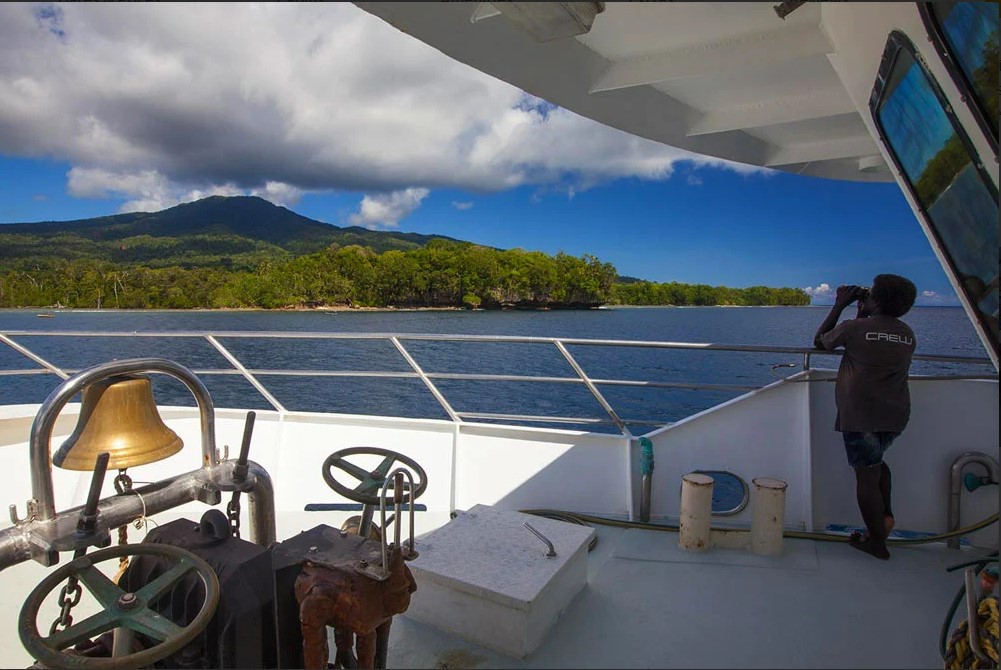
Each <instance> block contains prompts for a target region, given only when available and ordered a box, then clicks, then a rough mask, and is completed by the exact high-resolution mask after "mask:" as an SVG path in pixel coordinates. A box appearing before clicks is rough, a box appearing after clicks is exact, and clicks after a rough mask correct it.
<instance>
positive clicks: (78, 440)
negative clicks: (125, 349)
mask: <svg viewBox="0 0 1001 670" xmlns="http://www.w3.org/2000/svg"><path fill="white" fill-rule="evenodd" d="M183 446H184V443H183V442H182V441H181V438H180V437H178V435H177V433H175V432H174V431H172V430H171V429H170V428H168V427H167V426H166V425H165V424H164V423H163V419H161V418H160V413H159V412H158V411H157V409H156V401H155V400H154V399H153V385H152V383H151V382H150V379H149V377H147V376H144V375H120V376H117V377H110V378H108V379H104V380H101V381H99V382H95V383H93V384H91V385H90V386H88V387H87V388H85V389H84V390H83V401H82V405H81V407H80V419H79V420H78V421H77V424H76V429H75V430H74V431H73V434H72V435H70V436H69V437H68V438H67V439H66V441H65V442H63V444H62V446H60V447H59V450H58V451H56V453H55V454H53V456H52V463H53V464H54V465H55V466H56V467H60V468H65V469H66V470H91V471H92V470H93V469H94V467H95V465H96V463H97V457H98V455H99V454H100V453H101V452H103V451H107V452H110V453H111V459H110V460H109V461H108V469H109V470H124V469H125V468H129V467H132V466H134V465H144V464H146V463H153V462H154V461H159V460H162V459H164V458H167V457H168V456H173V455H174V454H176V453H177V452H178V451H180V450H181V447H183Z"/></svg>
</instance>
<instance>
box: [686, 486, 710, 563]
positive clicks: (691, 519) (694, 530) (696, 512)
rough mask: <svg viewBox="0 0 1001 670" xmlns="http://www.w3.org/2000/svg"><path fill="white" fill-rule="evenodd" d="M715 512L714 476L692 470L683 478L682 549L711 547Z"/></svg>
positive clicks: (697, 549) (704, 549) (699, 549)
mask: <svg viewBox="0 0 1001 670" xmlns="http://www.w3.org/2000/svg"><path fill="white" fill-rule="evenodd" d="M712 512H713V478H712V477H710V476H709V475H703V474H699V473H695V472H690V473H688V474H687V475H685V476H684V477H682V478H681V524H680V525H681V527H680V529H679V532H678V545H679V546H680V547H681V548H682V549H690V550H692V551H706V550H708V549H709V541H710V526H709V522H710V521H711V520H712Z"/></svg>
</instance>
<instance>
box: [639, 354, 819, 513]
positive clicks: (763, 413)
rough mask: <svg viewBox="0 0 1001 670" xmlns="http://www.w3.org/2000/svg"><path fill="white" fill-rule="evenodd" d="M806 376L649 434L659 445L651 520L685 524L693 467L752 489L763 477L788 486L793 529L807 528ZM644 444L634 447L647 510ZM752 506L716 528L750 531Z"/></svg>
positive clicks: (808, 492) (655, 443) (654, 443)
mask: <svg viewBox="0 0 1001 670" xmlns="http://www.w3.org/2000/svg"><path fill="white" fill-rule="evenodd" d="M805 378H806V377H805V373H800V374H799V375H794V376H793V377H792V378H791V379H790V380H788V381H780V382H777V383H774V384H771V385H769V386H767V387H765V388H763V389H759V390H757V391H752V392H751V393H748V394H745V395H742V396H740V397H738V398H734V399H733V400H730V401H728V402H726V403H724V404H722V405H718V406H716V407H713V408H711V409H708V410H706V411H704V412H701V413H699V414H696V415H694V416H691V417H688V418H687V419H684V420H682V421H679V422H677V423H675V424H673V425H671V426H668V427H666V428H662V429H659V430H657V431H654V432H652V433H650V434H648V437H649V438H650V440H651V442H653V450H654V471H653V485H652V492H651V496H650V497H651V505H650V516H651V520H652V521H657V520H658V517H659V518H661V519H663V518H665V517H666V518H667V519H671V520H677V519H678V518H679V516H680V501H681V498H680V494H681V478H682V477H683V476H684V475H685V474H687V473H689V472H691V471H692V470H727V471H729V472H732V473H734V474H735V475H739V476H740V477H741V478H743V479H744V480H745V481H746V482H747V485H748V487H751V486H752V480H753V479H755V478H756V477H772V478H775V479H781V480H783V481H785V482H786V483H787V484H788V488H787V489H786V501H785V525H786V527H787V528H793V529H798V530H805V529H806V528H807V524H808V522H809V521H810V518H811V510H810V503H811V496H810V482H809V479H808V477H807V476H806V475H807V473H809V471H810V468H809V461H808V458H809V454H810V449H809V423H808V419H809V417H808V414H807V413H806V412H805V411H804V409H805V407H806V399H807V386H808V384H806V383H800V380H804V379H805ZM641 451H642V450H641V449H640V447H639V446H638V444H637V446H636V447H635V448H634V458H633V463H634V464H635V472H634V474H633V477H634V480H635V482H636V486H635V487H634V488H635V490H636V491H637V493H636V495H637V501H636V507H637V509H639V498H638V495H639V490H640V482H641V475H640V471H639V456H640V453H641ZM751 513H752V510H751V507H750V504H749V505H748V507H746V508H745V509H744V510H743V511H742V512H740V513H739V514H735V515H732V516H725V517H715V518H714V521H713V523H714V524H716V525H720V526H723V525H735V526H740V527H745V528H747V527H750V523H751Z"/></svg>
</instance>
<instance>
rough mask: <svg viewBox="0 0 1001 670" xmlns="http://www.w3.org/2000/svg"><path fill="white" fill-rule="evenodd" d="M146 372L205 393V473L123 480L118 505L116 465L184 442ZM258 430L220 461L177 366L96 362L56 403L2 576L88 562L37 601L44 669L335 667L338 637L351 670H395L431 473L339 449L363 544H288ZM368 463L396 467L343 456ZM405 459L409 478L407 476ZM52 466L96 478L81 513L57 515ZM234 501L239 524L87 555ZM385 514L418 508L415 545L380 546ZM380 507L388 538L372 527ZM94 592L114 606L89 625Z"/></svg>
mask: <svg viewBox="0 0 1001 670" xmlns="http://www.w3.org/2000/svg"><path fill="white" fill-rule="evenodd" d="M148 372H159V373H165V374H168V375H171V376H173V377H175V378H177V379H179V380H180V381H181V382H183V383H184V384H186V385H187V386H188V388H189V390H191V391H192V393H193V394H194V395H195V399H196V400H197V402H198V406H199V409H200V414H201V432H202V459H203V463H202V467H200V468H199V469H197V470H195V471H193V472H190V473H187V474H185V475H179V476H175V477H171V478H169V479H166V480H161V481H158V482H153V483H151V484H148V485H146V486H142V487H139V488H135V489H133V488H131V487H128V488H127V489H123V488H121V487H119V486H118V485H117V480H116V490H117V495H114V496H111V497H108V498H106V499H102V500H99V496H100V492H101V489H102V485H103V482H104V476H105V472H106V470H107V468H109V467H114V468H118V469H119V471H120V473H121V474H120V475H119V476H122V475H123V474H124V470H125V468H127V467H130V466H132V465H140V464H144V463H150V462H153V461H157V460H162V459H164V458H166V457H167V456H170V455H173V454H175V453H177V452H178V451H180V450H181V447H182V446H183V445H182V442H181V439H180V438H179V437H178V436H177V434H176V433H174V431H172V430H171V429H170V428H168V427H167V426H166V425H165V424H164V423H163V421H162V419H161V418H160V416H159V413H158V412H157V410H156V403H155V401H154V399H153V394H152V388H151V384H150V380H149V378H148V377H147V376H146V375H145V373H148ZM81 392H82V394H83V404H82V408H81V412H80V418H79V420H78V423H77V427H76V430H75V431H74V432H73V434H72V435H71V436H70V438H69V439H68V440H67V441H66V442H65V443H64V444H63V445H62V447H61V448H60V449H59V451H58V452H57V453H56V454H55V455H54V457H53V458H51V459H50V456H49V448H50V447H49V442H50V439H51V435H52V431H53V428H54V425H55V420H56V417H57V415H58V413H59V412H60V410H61V409H62V408H63V407H64V406H65V405H66V403H67V402H68V401H69V400H70V398H72V397H73V396H75V395H76V394H77V393H81ZM253 419H254V412H250V413H249V414H248V417H247V424H246V427H245V432H244V440H243V446H242V448H241V451H240V456H239V458H238V459H237V460H236V461H231V460H228V456H227V457H226V459H225V460H220V458H219V455H218V453H217V451H216V448H215V432H214V412H213V405H212V401H211V398H210V396H209V394H208V391H207V389H206V388H205V387H204V385H203V384H202V383H201V382H200V380H198V378H197V377H196V376H195V375H194V373H192V372H191V371H190V370H188V369H187V368H185V367H183V366H181V365H178V364H177V363H174V362H172V361H168V360H165V359H134V360H126V361H113V362H111V363H105V364H102V365H98V366H94V367H93V368H88V369H87V370H84V371H82V372H80V373H78V374H77V375H75V376H73V377H70V378H69V379H67V380H66V381H64V382H63V383H62V384H61V385H60V386H59V387H57V389H56V390H55V391H53V392H52V394H50V396H49V398H48V399H47V400H46V401H45V403H43V404H42V406H41V408H40V409H39V412H38V415H37V416H36V418H35V421H34V423H33V425H32V430H31V440H30V447H31V457H32V473H31V474H32V484H33V491H32V492H33V494H34V496H33V498H32V500H31V501H29V516H28V518H27V519H25V520H21V519H16V518H15V525H14V527H13V528H9V529H7V530H5V531H3V532H2V533H0V569H2V568H4V567H8V566H10V565H14V564H16V563H19V562H22V561H25V560H27V559H28V558H34V559H35V560H37V561H38V562H40V563H42V564H44V565H47V566H51V565H54V564H55V563H57V562H58V561H59V554H60V552H64V551H73V552H74V560H73V561H71V562H69V563H67V564H66V565H64V566H62V567H61V568H59V569H58V570H56V571H55V572H53V573H52V574H50V575H49V576H48V577H46V578H45V579H44V580H43V581H42V582H41V583H40V584H39V585H38V586H37V587H36V588H35V589H34V590H33V591H32V593H31V594H30V595H29V597H28V599H27V601H26V602H25V605H24V609H23V610H22V616H21V617H20V625H21V628H20V633H21V639H22V641H23V643H24V644H25V646H26V648H27V649H28V650H29V653H31V654H32V656H33V657H35V658H36V659H37V660H39V661H40V662H42V663H43V664H44V665H45V666H46V667H54V668H57V667H73V668H79V669H83V670H88V669H89V670H101V669H108V670H121V669H123V668H127V667H146V666H149V665H151V664H154V663H155V664H156V666H157V667H163V668H166V667H178V668H181V667H217V668H239V667H258V668H292V667H294V668H324V669H325V668H327V667H328V663H327V659H328V649H327V627H328V626H329V627H333V628H334V634H335V639H336V642H337V657H336V664H337V665H338V666H339V667H363V668H376V667H380V668H382V667H385V663H386V652H387V647H386V645H387V642H388V637H389V627H390V624H391V622H392V617H393V616H394V615H395V614H398V613H401V612H403V611H405V610H406V609H407V607H408V606H409V603H410V594H412V593H413V592H414V591H415V590H416V588H417V584H416V581H415V580H414V577H413V575H412V574H411V573H410V570H409V569H408V568H407V566H406V564H405V563H404V561H409V560H412V559H414V558H416V557H417V556H418V553H417V551H416V548H415V546H414V517H413V513H414V510H415V507H416V505H415V500H416V498H417V497H418V496H419V495H420V494H421V493H423V492H424V490H425V488H426V486H427V477H426V474H425V472H424V470H423V468H421V467H420V466H419V465H418V464H417V463H416V462H414V461H413V460H411V459H409V458H407V457H405V456H403V455H402V454H398V453H395V452H392V451H388V450H385V449H378V448H369V447H358V448H351V449H345V450H342V451H339V452H335V453H334V454H332V455H331V456H330V457H329V458H328V459H327V461H325V463H324V467H323V478H324V480H325V481H326V482H327V483H328V485H330V487H331V488H332V489H334V490H335V491H336V492H337V493H340V494H341V495H343V496H345V497H347V498H349V499H351V500H355V501H357V502H361V503H363V513H362V517H361V523H360V524H359V527H358V528H357V531H358V532H350V531H349V530H348V529H346V528H342V529H341V530H335V529H332V528H330V527H329V526H324V525H320V526H317V527H315V528H313V529H312V530H310V531H306V532H304V533H300V534H299V535H297V536H295V537H292V538H290V539H289V540H286V541H285V542H283V543H281V544H277V543H275V525H274V524H275V513H274V498H273V491H272V488H271V482H270V478H269V477H268V474H267V472H266V471H264V469H263V468H261V467H260V466H259V465H257V464H255V463H253V462H251V461H249V460H248V450H249V444H250V433H251V431H252V428H253V423H254V421H253ZM227 454H228V449H227ZM354 454H369V455H376V456H381V457H382V461H381V463H380V464H379V466H378V467H376V468H375V469H374V470H372V471H367V470H365V469H363V468H361V467H359V466H357V465H354V464H351V463H348V462H347V461H346V460H345V459H344V457H345V456H349V455H354ZM398 461H399V462H401V463H403V465H404V467H396V468H395V469H393V466H394V464H395V463H397V462H398ZM52 463H55V464H56V465H57V466H60V467H63V468H69V469H76V470H93V471H94V474H93V477H92V481H91V487H90V495H89V496H88V500H87V504H86V505H85V507H84V508H83V511H82V512H81V511H79V510H67V511H63V512H56V510H55V504H54V495H53V487H52V472H51V464H52ZM333 469H340V470H343V471H344V472H346V473H348V474H349V475H352V476H354V477H356V478H358V479H360V480H361V483H360V484H358V485H357V486H356V487H354V488H350V487H346V486H344V485H342V484H340V483H339V482H338V481H337V480H336V479H335V478H334V477H333V474H332V470H333ZM224 491H228V492H232V493H233V500H232V501H231V502H230V504H229V505H228V506H227V512H228V513H223V512H222V511H221V510H219V509H210V510H208V511H207V512H206V513H205V514H204V515H203V516H202V518H201V520H200V521H199V522H197V523H196V522H194V521H191V520H189V519H183V518H182V519H178V520H175V521H172V522H170V523H167V524H165V525H163V526H159V527H157V528H155V529H153V530H151V531H150V532H149V533H148V534H147V536H146V538H145V540H144V541H143V542H142V543H139V544H125V543H124V542H123V544H121V545H120V546H116V547H109V548H106V549H101V550H99V551H96V552H94V553H92V554H87V550H88V548H89V547H92V546H95V545H97V546H102V547H106V546H107V545H108V544H110V539H111V538H110V532H109V531H110V530H111V529H114V528H119V529H123V528H125V527H127V525H128V524H130V523H132V522H133V521H136V520H137V519H145V518H146V517H147V516H150V515H153V514H156V513H158V512H162V511H165V510H168V509H171V508H174V507H178V506H180V505H183V504H185V503H188V502H191V501H193V500H200V501H202V502H204V503H207V504H209V505H213V506H214V505H218V504H220V503H221V502H222V493H223V492H224ZM243 492H246V493H247V494H248V495H249V497H250V501H251V510H250V512H251V518H250V521H251V526H252V530H253V535H252V539H253V540H254V542H249V541H246V540H243V539H241V538H240V536H239V527H240V520H239V514H240V511H239V502H238V500H239V495H240V494H241V493H243ZM405 499H406V505H405V504H404V500H405ZM387 504H388V505H391V506H392V511H393V513H394V514H396V515H399V514H401V512H402V511H403V510H404V509H406V508H409V511H410V536H409V538H408V539H407V540H406V541H401V537H400V526H401V520H402V519H400V518H397V519H396V525H395V537H394V541H393V542H392V543H391V544H388V543H387V540H386V539H385V538H384V537H383V536H382V534H384V533H385V532H386V529H387V519H386V512H387ZM377 508H378V510H379V511H380V513H381V518H380V521H381V532H380V533H374V532H373V528H372V525H373V524H372V521H373V515H374V513H375V510H376V509H377ZM234 517H235V518H234ZM392 522H393V519H390V520H389V523H392ZM373 536H374V537H376V538H377V539H371V538H372V537H373ZM130 557H131V559H132V560H131V562H129V561H127V559H129V558H130ZM109 559H118V560H119V561H120V562H121V568H120V570H119V572H118V574H117V575H115V576H114V578H110V577H108V576H106V575H105V574H104V573H103V572H102V570H100V569H99V568H98V567H97V566H96V564H98V563H101V562H104V561H107V560H109ZM126 565H127V567H126ZM64 582H65V585H64V587H63V590H62V591H61V592H60V605H61V610H62V611H61V614H60V616H59V618H58V619H57V620H56V622H55V623H54V624H53V625H52V626H51V629H50V630H49V633H48V635H43V634H42V633H40V632H39V629H38V622H37V619H38V613H39V608H40V607H41V606H42V605H43V603H44V601H45V600H46V598H47V597H48V595H49V594H50V593H52V592H53V591H54V590H55V589H56V588H57V587H58V586H59V585H60V584H63V583H64ZM84 587H85V588H84ZM83 590H87V591H89V592H90V593H91V594H92V595H93V596H94V597H95V598H96V599H97V601H98V602H99V604H100V606H101V607H102V608H103V610H101V611H99V612H98V613H97V614H93V615H90V616H83V615H79V616H78V617H77V618H78V621H77V622H75V623H74V621H73V608H74V607H75V606H76V605H77V603H78V602H79V600H80V596H81V595H82V592H83ZM78 614H79V613H78ZM88 614H90V613H89V612H88Z"/></svg>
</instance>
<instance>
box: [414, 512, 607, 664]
mask: <svg viewBox="0 0 1001 670" xmlns="http://www.w3.org/2000/svg"><path fill="white" fill-rule="evenodd" d="M525 522H528V523H529V524H531V525H532V527H534V528H535V529H536V530H538V531H539V532H540V533H542V534H543V535H544V536H545V537H546V538H548V539H549V541H550V542H552V543H553V546H554V548H555V550H556V556H554V557H547V556H546V554H547V553H548V551H549V550H548V547H547V546H546V544H545V543H544V542H543V541H542V540H541V539H539V538H538V537H536V535H535V534H534V533H532V532H531V531H530V530H529V529H528V528H526V527H525V526H524V524H525ZM595 532H596V531H595V530H594V528H590V527H588V526H582V525H579V524H575V523H570V522H566V521H557V520H553V519H547V518H545V517H540V516H534V515H531V514H523V513H521V512H514V511H508V510H497V509H494V508H492V507H490V506H487V505H476V506H475V507H473V508H471V509H469V510H468V511H466V512H458V515H457V516H456V518H454V519H452V520H451V521H449V522H448V523H447V524H445V525H444V526H442V527H440V528H438V529H436V530H434V531H432V532H430V533H428V534H427V535H425V536H423V537H421V538H418V539H417V542H416V543H415V544H416V549H417V551H418V553H419V554H420V555H419V556H418V557H417V558H416V559H415V560H413V561H412V562H410V563H409V566H410V569H411V571H412V572H413V575H414V578H415V579H416V580H417V591H416V592H415V593H414V594H413V595H412V596H411V600H410V607H409V609H408V610H407V611H406V612H405V614H404V616H407V617H410V618H412V619H415V620H417V621H421V622H424V623H427V624H430V625H432V626H435V627H436V628H439V629H441V630H444V631H446V632H448V633H452V634H455V635H458V636H460V637H462V638H464V639H467V640H469V641H471V642H475V643H477V644H481V645H483V646H485V647H488V648H490V649H493V650H495V651H499V652H501V653H505V654H509V655H511V656H514V657H516V658H525V657H526V656H528V655H529V654H531V653H532V651H533V650H534V649H535V648H536V647H537V646H538V645H539V643H540V642H541V641H542V639H543V638H544V637H545V635H546V633H547V632H548V631H549V630H550V629H551V628H552V626H553V624H555V623H556V621H557V620H558V619H559V618H560V615H561V614H562V613H563V611H564V610H565V609H566V608H567V606H568V605H569V604H570V602H571V601H572V600H573V599H574V596H576V595H577V594H578V593H579V592H580V590H581V589H582V588H584V585H585V584H586V583H587V546H588V544H589V543H590V542H591V539H592V538H593V537H594V536H595Z"/></svg>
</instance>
